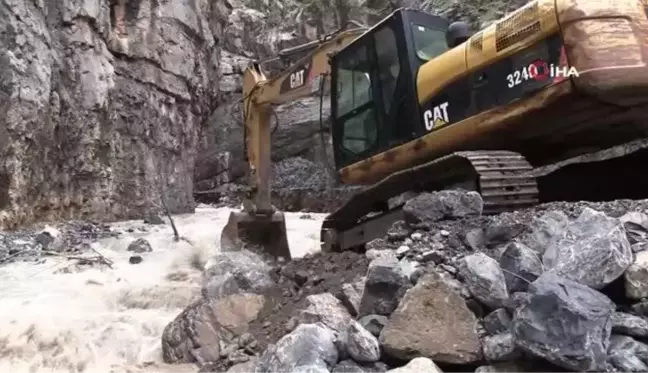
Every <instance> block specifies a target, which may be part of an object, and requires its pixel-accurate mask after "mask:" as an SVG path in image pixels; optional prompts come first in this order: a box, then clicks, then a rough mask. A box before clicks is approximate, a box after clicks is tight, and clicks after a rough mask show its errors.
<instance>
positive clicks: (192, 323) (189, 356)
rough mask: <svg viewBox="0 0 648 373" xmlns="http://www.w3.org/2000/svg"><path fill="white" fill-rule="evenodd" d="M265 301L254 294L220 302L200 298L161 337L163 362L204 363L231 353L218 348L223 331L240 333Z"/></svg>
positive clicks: (222, 299)
mask: <svg viewBox="0 0 648 373" xmlns="http://www.w3.org/2000/svg"><path fill="white" fill-rule="evenodd" d="M264 302H265V298H264V297H263V296H262V295H257V294H234V295H230V296H227V297H224V298H220V299H204V298H203V299H200V300H198V301H196V302H194V303H192V304H191V305H190V306H188V307H187V308H186V309H185V310H184V311H183V312H182V313H181V314H180V315H178V316H177V317H176V318H175V319H174V320H173V321H172V322H171V323H169V325H167V327H166V328H165V329H164V332H163V334H162V352H163V357H164V361H165V362H166V363H169V364H176V363H191V362H197V363H199V364H208V363H211V362H215V361H218V360H219V359H220V358H221V355H223V354H225V356H227V355H229V354H230V353H231V352H233V351H235V350H236V349H237V348H238V346H233V347H231V349H232V351H226V349H227V347H224V348H221V347H220V346H221V343H220V341H221V337H222V336H223V332H224V333H225V334H227V335H229V334H231V333H235V334H237V335H240V334H244V333H245V332H246V331H247V330H248V324H249V323H250V322H252V321H253V320H255V319H256V317H257V316H258V314H259V312H260V311H261V309H262V308H263V305H264Z"/></svg>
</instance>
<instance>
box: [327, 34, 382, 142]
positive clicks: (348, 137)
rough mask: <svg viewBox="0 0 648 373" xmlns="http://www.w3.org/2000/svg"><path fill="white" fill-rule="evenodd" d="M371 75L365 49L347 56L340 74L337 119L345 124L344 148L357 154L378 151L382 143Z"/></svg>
mask: <svg viewBox="0 0 648 373" xmlns="http://www.w3.org/2000/svg"><path fill="white" fill-rule="evenodd" d="M369 72H370V68H369V61H368V59H367V49H366V47H364V46H362V47H359V48H357V49H356V50H355V51H353V52H352V53H349V54H348V55H346V56H345V58H344V59H342V60H341V61H340V63H339V65H338V66H337V71H336V74H337V78H336V80H337V82H336V91H337V92H336V95H337V102H336V105H337V118H341V121H342V147H343V148H344V150H345V151H347V152H350V153H353V154H360V153H363V152H365V151H367V150H370V149H372V148H374V147H375V145H376V143H377V140H378V128H377V125H378V123H377V121H376V113H375V109H374V105H373V104H372V100H373V97H372V93H371V89H372V86H371V83H372V82H371V76H370V74H369ZM368 104H369V105H368Z"/></svg>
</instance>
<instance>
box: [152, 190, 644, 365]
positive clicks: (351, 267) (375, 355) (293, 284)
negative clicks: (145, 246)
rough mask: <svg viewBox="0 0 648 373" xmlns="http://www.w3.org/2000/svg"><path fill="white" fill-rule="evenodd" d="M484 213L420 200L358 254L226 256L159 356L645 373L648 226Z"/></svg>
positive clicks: (624, 218)
mask: <svg viewBox="0 0 648 373" xmlns="http://www.w3.org/2000/svg"><path fill="white" fill-rule="evenodd" d="M482 205H483V203H482V201H481V198H480V197H479V195H478V194H476V193H472V192H461V191H444V192H438V193H424V194H420V195H418V196H416V197H414V198H412V199H410V200H408V201H407V202H406V204H405V205H404V207H403V209H404V217H405V218H404V220H403V221H400V222H397V223H395V224H394V225H393V227H392V228H391V229H390V230H389V232H388V234H387V236H386V237H385V238H384V239H378V240H374V241H372V242H370V243H368V244H367V252H366V254H355V253H353V254H352V253H348V252H346V253H338V254H335V253H330V254H320V255H316V256H312V257H308V258H305V259H303V260H295V261H293V262H291V263H288V264H287V265H285V266H272V265H269V264H266V263H264V262H263V261H262V260H261V258H259V257H256V256H255V254H252V253H249V252H240V253H228V254H220V255H219V256H217V257H216V258H215V260H214V263H213V265H212V266H211V267H210V269H209V270H208V271H207V272H206V276H205V281H206V282H205V291H204V299H202V300H201V301H199V302H198V303H197V304H195V305H192V306H191V307H190V308H189V309H188V310H187V311H185V312H184V313H183V314H182V315H180V316H179V317H178V318H177V319H176V320H175V321H174V322H172V323H171V324H170V325H169V327H168V328H167V330H166V331H165V333H164V334H165V336H164V338H163V346H164V351H165V358H166V360H167V362H169V363H172V362H199V363H200V364H201V366H203V371H226V370H228V369H229V370H228V371H231V372H237V371H240V372H241V371H255V372H289V371H290V372H294V371H303V372H305V371H309V372H310V371H313V372H315V371H317V372H337V373H342V372H386V371H390V372H404V371H411V372H414V371H416V372H438V371H441V370H445V371H457V370H459V371H478V372H506V371H552V370H553V371H555V370H568V371H647V370H648V344H645V340H644V339H645V338H648V319H647V318H646V317H647V316H648V301H645V300H644V297H648V269H647V267H646V265H645V264H646V263H648V251H645V248H646V245H647V243H648V216H646V215H644V213H643V212H640V211H638V210H637V211H629V212H627V211H626V213H624V214H622V215H619V214H618V212H619V211H618V210H617V209H616V207H618V202H615V204H614V206H613V207H614V208H615V214H614V215H616V216H610V215H608V214H606V213H605V211H606V209H607V208H608V207H610V206H606V205H600V206H599V207H600V208H599V209H598V210H600V211H597V210H595V209H594V208H592V206H593V205H590V206H587V205H584V204H580V205H579V206H577V207H575V206H574V205H569V208H568V209H566V210H567V211H561V210H554V209H553V208H550V207H551V206H549V208H548V206H541V207H539V208H537V209H532V210H527V211H521V212H518V213H512V214H501V215H498V216H492V217H486V216H482V215H481V210H482ZM556 206H567V205H554V207H556ZM640 206H641V204H635V205H634V207H635V208H639V207H640ZM611 215H612V214H611ZM354 255H355V256H354ZM360 258H362V259H363V260H360ZM345 263H346V265H345ZM356 264H357V265H356ZM318 266H319V267H318ZM334 279H337V282H334ZM270 315H273V316H270ZM278 315H279V316H278ZM270 330H272V333H270V332H269V331H270ZM279 332H280V334H277V333H279ZM264 333H266V334H268V333H270V334H273V333H274V334H273V337H272V338H267V336H264ZM241 339H242V340H244V341H245V342H246V343H242V342H241ZM228 346H229V347H228ZM231 346H234V347H231ZM242 360H245V362H244V363H242V364H241V361H242Z"/></svg>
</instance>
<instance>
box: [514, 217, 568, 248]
mask: <svg viewBox="0 0 648 373" xmlns="http://www.w3.org/2000/svg"><path fill="white" fill-rule="evenodd" d="M568 224H569V218H568V217H567V215H565V214H564V213H563V212H562V211H549V212H546V213H545V214H544V215H542V216H541V217H539V218H537V219H535V220H534V221H533V222H532V223H531V227H530V228H531V233H529V234H528V235H526V237H525V238H524V239H523V241H522V242H523V243H524V244H525V245H526V246H527V247H529V248H530V249H531V250H533V251H535V252H536V253H538V254H539V255H541V256H542V255H543V254H544V252H545V251H546V249H547V247H548V246H549V244H550V243H551V242H552V241H554V240H556V239H557V238H559V237H561V236H562V235H563V233H564V232H565V229H566V228H567V225H568Z"/></svg>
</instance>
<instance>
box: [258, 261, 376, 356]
mask: <svg viewBox="0 0 648 373" xmlns="http://www.w3.org/2000/svg"><path fill="white" fill-rule="evenodd" d="M368 265H369V260H368V259H367V257H366V256H365V255H364V254H358V253H355V252H352V251H346V252H342V253H317V254H313V255H309V256H306V257H304V258H300V259H295V260H293V261H291V262H289V263H288V264H286V265H284V266H283V267H278V268H277V269H276V270H275V275H276V276H277V282H278V284H279V287H278V289H277V290H275V291H273V292H271V293H270V294H267V297H268V301H267V302H266V305H265V307H264V309H263V310H262V311H261V313H260V314H259V317H258V318H257V319H256V321H254V322H253V323H252V324H250V333H251V334H252V335H253V336H254V337H255V339H256V340H257V341H258V343H259V347H260V349H261V350H265V348H266V347H267V345H268V344H271V343H276V342H277V341H278V340H279V339H281V337H283V336H284V335H286V334H288V333H289V332H290V331H291V329H292V328H291V326H292V327H294V326H296V325H290V324H291V322H290V319H291V318H292V317H293V316H295V315H296V313H297V312H298V311H299V310H302V309H304V308H305V307H306V297H307V296H309V295H315V294H321V293H331V294H333V295H335V296H336V297H338V298H339V297H340V292H341V291H342V285H344V284H347V283H353V282H355V281H357V280H358V279H359V278H360V277H362V276H365V275H366V273H367V267H368Z"/></svg>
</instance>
